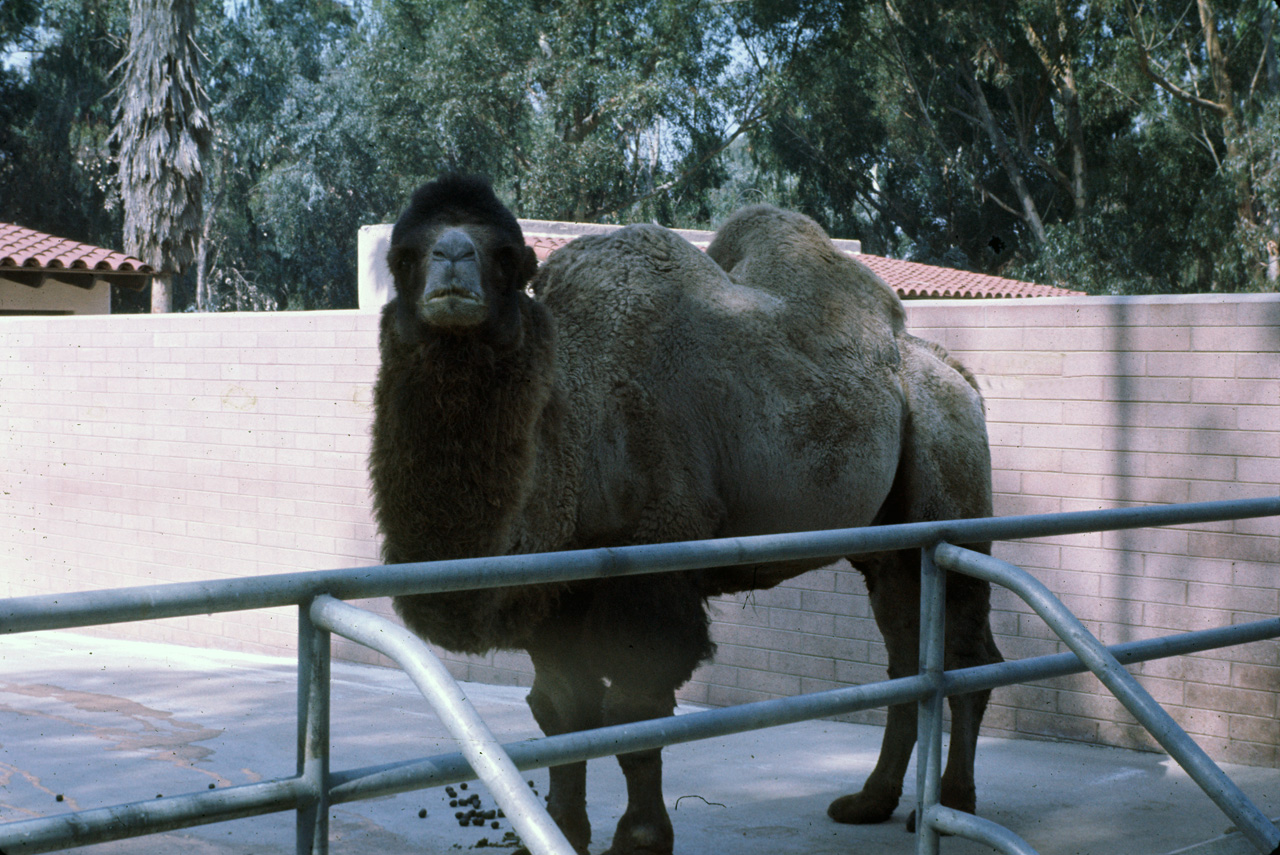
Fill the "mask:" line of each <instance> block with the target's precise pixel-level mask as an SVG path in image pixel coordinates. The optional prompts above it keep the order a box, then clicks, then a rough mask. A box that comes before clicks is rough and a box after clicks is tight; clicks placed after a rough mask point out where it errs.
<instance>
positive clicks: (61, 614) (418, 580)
mask: <svg viewBox="0 0 1280 855" xmlns="http://www.w3.org/2000/svg"><path fill="white" fill-rule="evenodd" d="M1266 516H1280V496H1274V497H1265V498H1258V499H1238V500H1231V501H1223V502H1200V503H1195V504H1186V505H1172V506H1155V507H1136V508H1109V509H1105V510H1100V511H1077V512H1073V513H1063V514H1047V515H1036V516H1018V517H987V518H981V519H971V520H951V521H945V522H924V523H908V524H905V525H893V526H871V527H865V528H853V529H836V530H831V531H813V532H796V533H788V534H772V535H760V536H755V537H736V538H722V539H717V540H699V541H685V542H681V543H661V544H650V545H642V546H626V547H614V548H605V549H592V550H578V551H572V552H555V553H539V554H535V555H503V556H495V557H492V558H465V559H457V560H452V561H438V562H428V563H417V564H397V565H376V566H370V567H356V568H347V569H342V570H320V571H313V572H304V573H282V574H272V575H265V576H248V577H237V578H232V579H216V580H208V581H203V582H175V583H171V584H165V585H146V586H140V587H135V588H115V589H108V590H102V591H80V592H74V593H66V594H41V595H36V596H29V597H14V598H11V599H6V600H0V633H13V632H31V631H35V630H45V629H67V628H71V627H78V626H96V625H100V624H109V623H121V622H124V621H133V620H151V619H155V618H165V617H179V616H183V615H195V614H214V613H217V612H227V611H242V610H246V609H260V608H271V607H275V606H286V605H296V604H298V603H302V602H305V601H308V600H311V599H313V598H314V597H317V596H320V595H321V594H328V595H330V596H332V597H334V598H335V599H339V600H352V599H361V598H367V597H387V596H395V595H398V594H406V593H418V592H421V593H434V592H442V591H458V590H472V589H480V588H496V587H504V586H508V585H536V584H542V583H557V582H568V581H575V580H579V579H592V578H613V577H618V576H630V575H638V574H642V573H659V572H670V571H678V570H701V569H706V568H710V567H725V566H733V565H740V564H767V563H772V562H778V561H793V560H803V559H813V558H836V557H845V556H851V555H859V554H865V553H871V552H884V551H889V550H897V549H912V548H920V547H925V546H932V545H934V544H936V543H938V542H940V541H944V540H945V541H947V542H948V543H953V544H968V543H982V542H987V541H997V540H1021V539H1026V538H1036V537H1050V536H1058V535H1066V534H1081V533H1085V532H1091V531H1103V530H1117V529H1127V528H1145V527H1148V526H1163V525H1186V524H1194V523H1205V522H1217V521H1222V520H1227V519H1249V518H1254V517H1266Z"/></svg>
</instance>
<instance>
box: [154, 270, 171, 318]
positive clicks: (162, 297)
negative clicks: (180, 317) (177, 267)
mask: <svg viewBox="0 0 1280 855" xmlns="http://www.w3.org/2000/svg"><path fill="white" fill-rule="evenodd" d="M171 280H172V277H171V276H170V275H169V274H167V273H160V274H157V275H156V276H153V277H152V278H151V314H153V315H161V314H166V313H168V312H172V311H173V289H172V287H171V286H172V284H173V282H172V281H171Z"/></svg>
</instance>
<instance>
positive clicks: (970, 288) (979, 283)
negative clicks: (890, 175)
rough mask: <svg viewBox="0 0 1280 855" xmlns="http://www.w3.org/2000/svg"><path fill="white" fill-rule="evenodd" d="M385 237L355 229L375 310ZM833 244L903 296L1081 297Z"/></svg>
mask: <svg viewBox="0 0 1280 855" xmlns="http://www.w3.org/2000/svg"><path fill="white" fill-rule="evenodd" d="M520 228H521V230H523V231H524V238H525V242H526V243H528V244H529V246H531V247H533V250H534V252H536V253H537V254H538V260H539V261H545V260H546V259H547V257H548V256H549V255H551V253H553V252H555V251H556V250H557V249H559V248H560V247H562V246H564V245H565V244H567V243H569V242H570V241H572V240H573V239H574V238H577V237H581V236H582V235H588V234H604V233H606V232H610V231H613V230H615V229H619V228H622V227H621V226H602V225H595V224H590V223H563V222H553V221H549V220H520ZM676 233H677V234H679V235H681V236H682V237H684V238H685V239H686V240H688V241H689V242H690V243H692V244H693V245H694V246H696V247H699V248H700V249H704V250H705V249H706V248H707V247H708V246H709V245H710V244H711V239H712V237H714V234H715V233H714V232H708V231H698V230H694V229H676ZM390 239H391V226H388V225H381V226H365V227H364V228H362V229H361V230H360V308H361V309H364V310H366V311H370V310H375V309H378V308H379V307H381V306H382V304H383V303H385V302H386V301H387V300H389V299H390V298H391V274H390V271H388V270H387V266H386V260H385V259H386V255H387V248H388V246H389V244H390ZM832 242H833V243H834V244H835V245H836V246H837V247H838V248H839V249H841V250H843V251H844V252H846V253H848V254H849V255H851V256H853V257H855V258H857V259H858V261H860V262H862V263H863V264H865V265H866V266H867V267H869V268H871V270H872V272H874V273H875V274H876V275H877V276H879V277H880V278H881V279H883V280H884V281H885V282H886V283H888V284H889V285H890V286H891V287H892V288H893V289H894V290H895V291H897V292H898V296H899V297H901V298H902V299H904V300H921V299H957V298H959V299H971V300H974V299H979V300H980V299H999V298H1008V297H1082V296H1084V292H1083V291H1070V290H1068V289H1066V288H1057V287H1055V286H1053V285H1038V284H1036V283H1034V282H1022V281H1019V280H1017V279H1005V278H1003V277H1001V276H990V275H988V274H985V273H971V272H970V271H968V270H955V269H953V268H950V267H936V266H934V265H932V264H920V263H918V262H914V261H901V260H899V259H896V258H883V257H881V256H878V255H867V254H865V253H863V252H862V246H861V243H860V242H859V241H856V240H834V241H832Z"/></svg>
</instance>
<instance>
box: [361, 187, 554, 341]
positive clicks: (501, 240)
mask: <svg viewBox="0 0 1280 855" xmlns="http://www.w3.org/2000/svg"><path fill="white" fill-rule="evenodd" d="M387 266H388V267H390V268H391V273H392V275H393V276H394V277H395V290H396V297H395V299H394V300H393V301H392V303H391V304H390V305H389V306H388V307H387V310H386V311H387V312H389V313H394V318H395V323H394V329H395V332H396V334H397V336H398V337H399V338H401V339H402V340H403V342H404V343H406V344H412V343H415V342H418V341H422V340H424V339H425V338H428V337H430V336H431V335H436V334H446V335H451V336H480V337H482V338H484V339H485V340H486V341H487V343H489V344H491V345H494V346H499V347H501V346H504V345H510V344H511V343H513V342H514V341H516V340H518V338H519V331H520V330H519V324H520V311H519V302H520V301H521V300H522V299H528V297H526V296H525V290H524V289H525V284H526V283H527V282H528V281H529V279H530V278H532V276H533V274H534V272H535V271H536V270H537V266H538V260H537V257H536V256H535V255H534V252H533V250H532V249H531V248H529V247H528V246H526V245H525V242H524V235H523V234H522V233H521V231H520V226H519V224H518V223H517V222H516V219H515V217H514V216H513V215H512V213H511V212H510V211H509V210H507V208H506V207H505V206H504V205H503V204H502V203H501V202H500V201H499V200H498V197H497V196H496V195H495V194H494V192H493V188H492V187H491V186H490V185H489V182H488V180H487V179H485V178H481V177H475V176H461V175H446V176H444V177H442V178H439V179H437V180H435V181H432V182H430V183H427V184H424V185H422V186H421V187H419V188H418V190H417V191H416V192H415V193H414V194H413V198H412V199H411V200H410V202H409V206H408V207H407V208H406V209H405V211H404V213H403V214H401V215H400V219H399V220H397V221H396V224H395V228H394V229H393V230H392V232H391V249H390V250H389V251H388V253H387Z"/></svg>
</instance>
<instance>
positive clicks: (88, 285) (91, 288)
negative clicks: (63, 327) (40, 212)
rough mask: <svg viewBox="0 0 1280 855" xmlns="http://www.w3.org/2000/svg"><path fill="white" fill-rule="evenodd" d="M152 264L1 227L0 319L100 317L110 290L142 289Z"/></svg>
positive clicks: (19, 228)
mask: <svg viewBox="0 0 1280 855" xmlns="http://www.w3.org/2000/svg"><path fill="white" fill-rule="evenodd" d="M154 275H155V271H154V270H153V269H152V267H151V265H149V264H146V263H145V262H143V261H141V260H139V259H137V258H133V257H131V256H128V255H125V254H123V253H120V252H115V251H114V250H110V249H104V248H103V247H100V246H92V245H90V244H86V243H79V242H78V241H74V240H68V239H67V238H60V237H56V236H54V235H49V234H45V233H44V232H38V231H35V230H34V229H27V228H23V227H22V226H18V225H14V224H12V223H0V315H105V314H109V313H110V312H111V286H112V285H121V286H123V287H125V288H131V289H134V290H139V291H140V290H142V289H143V288H146V287H147V286H148V285H150V284H151V279H152V277H153V276H154Z"/></svg>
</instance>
